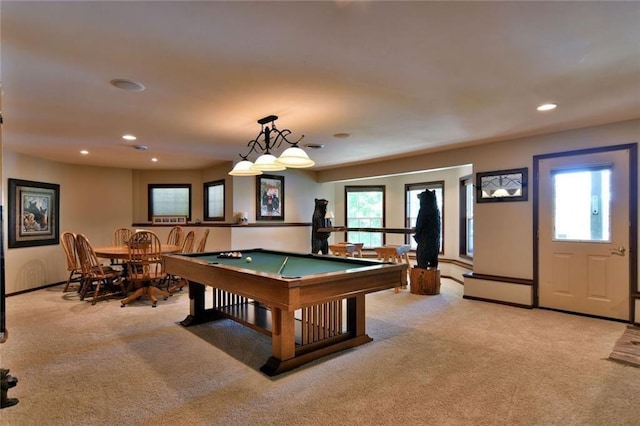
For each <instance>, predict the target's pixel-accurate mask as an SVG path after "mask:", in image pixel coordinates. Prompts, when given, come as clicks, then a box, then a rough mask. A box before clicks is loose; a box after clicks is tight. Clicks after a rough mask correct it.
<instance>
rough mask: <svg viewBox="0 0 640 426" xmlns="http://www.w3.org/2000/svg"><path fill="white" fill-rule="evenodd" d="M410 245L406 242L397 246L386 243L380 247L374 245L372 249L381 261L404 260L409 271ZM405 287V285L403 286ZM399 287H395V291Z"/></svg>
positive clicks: (399, 261) (395, 261) (397, 290)
mask: <svg viewBox="0 0 640 426" xmlns="http://www.w3.org/2000/svg"><path fill="white" fill-rule="evenodd" d="M410 249H411V246H410V245H408V244H403V245H399V246H393V245H387V246H382V247H376V248H375V249H374V250H375V251H376V255H377V256H378V260H382V261H383V262H393V263H402V261H403V260H404V261H405V262H406V263H407V265H409V269H407V271H411V262H410V261H409V250H410ZM403 288H406V287H403ZM399 290H400V289H399V288H398V287H396V288H395V289H394V292H395V293H398V292H399Z"/></svg>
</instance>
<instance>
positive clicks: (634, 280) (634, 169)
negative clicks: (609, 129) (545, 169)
mask: <svg viewBox="0 0 640 426" xmlns="http://www.w3.org/2000/svg"><path fill="white" fill-rule="evenodd" d="M619 150H628V151H629V189H628V190H629V221H630V225H629V251H628V253H629V256H628V257H629V322H633V319H634V318H635V300H636V299H640V291H639V290H638V250H637V249H638V144H637V143H630V144H622V145H611V146H602V147H598V148H587V149H579V150H574V151H564V152H555V153H551V154H542V155H534V156H533V179H532V180H531V182H532V184H533V188H532V191H531V192H532V196H533V230H532V232H533V307H535V308H538V307H540V305H539V299H538V297H539V285H540V283H539V275H540V271H539V267H540V265H539V256H538V250H539V241H538V237H539V235H538V225H539V219H540V218H539V215H540V212H539V196H540V194H539V190H540V184H539V182H540V181H539V177H540V176H539V175H540V161H541V160H544V159H549V158H558V157H570V156H578V155H587V154H596V153H600V152H611V151H619ZM576 314H579V313H578V312H576ZM579 315H584V314H579ZM587 316H589V315H587Z"/></svg>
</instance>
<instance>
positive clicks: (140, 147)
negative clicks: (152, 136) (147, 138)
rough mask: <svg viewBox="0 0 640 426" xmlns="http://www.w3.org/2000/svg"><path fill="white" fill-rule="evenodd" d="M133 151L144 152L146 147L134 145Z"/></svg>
mask: <svg viewBox="0 0 640 426" xmlns="http://www.w3.org/2000/svg"><path fill="white" fill-rule="evenodd" d="M133 149H135V150H136V151H146V150H147V146H146V145H134V146H133Z"/></svg>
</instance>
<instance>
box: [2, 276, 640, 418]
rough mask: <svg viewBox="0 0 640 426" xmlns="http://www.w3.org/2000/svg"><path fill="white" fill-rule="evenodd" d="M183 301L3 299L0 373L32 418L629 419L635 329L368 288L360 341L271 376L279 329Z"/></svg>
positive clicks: (455, 295) (457, 293) (57, 292)
mask: <svg viewBox="0 0 640 426" xmlns="http://www.w3.org/2000/svg"><path fill="white" fill-rule="evenodd" d="M187 312H188V295H187V292H186V291H185V292H182V293H181V294H177V295H176V296H174V297H172V298H170V299H169V300H168V301H162V300H161V301H159V303H158V307H157V308H155V309H153V308H151V306H150V304H149V302H147V301H145V302H143V303H134V304H132V305H130V306H128V307H126V308H124V309H121V308H120V303H119V302H118V301H117V300H110V301H104V302H99V303H98V304H96V305H95V306H92V305H91V304H90V303H86V302H80V301H79V300H78V299H77V295H76V294H75V293H64V294H63V293H62V286H60V287H53V288H49V289H45V290H40V291H36V292H32V293H26V294H22V295H19V296H13V297H9V298H8V299H7V324H8V328H9V339H8V340H7V342H5V343H4V344H2V345H0V357H1V358H0V359H1V364H2V367H4V368H9V369H10V370H11V374H13V375H15V376H17V377H18V378H19V382H18V385H17V386H16V387H15V388H13V389H11V390H10V392H9V396H10V397H14V398H18V399H19V400H20V402H19V404H18V405H16V406H14V407H10V408H7V409H3V410H0V424H2V425H3V426H4V425H10V426H14V425H17V426H22V425H47V426H58V425H112V424H117V425H119V426H125V425H172V426H175V425H249V424H255V425H346V424H349V425H438V426H440V425H563V426H566V425H616V426H618V425H634V426H637V425H638V424H639V419H640V411H639V408H638V407H640V369H638V368H633V367H630V366H628V365H624V364H621V363H617V362H612V361H611V360H609V359H608V357H609V354H610V352H611V349H612V348H613V346H614V344H615V342H616V341H617V339H618V338H619V337H620V335H621V334H622V333H623V331H624V330H625V328H626V324H622V323H618V322H613V321H605V320H598V319H594V318H585V317H581V316H576V315H568V314H562V313H558V312H552V311H547V310H540V309H534V310H528V309H520V308H513V307H509V306H503V305H498V304H491V303H484V302H478V301H471V300H465V299H463V298H462V286H461V285H460V284H458V283H455V282H453V281H450V280H446V279H443V280H442V288H441V294H440V295H437V296H418V295H413V294H411V293H410V292H409V291H408V290H402V291H401V292H400V293H397V294H396V293H394V292H393V290H388V291H383V292H378V293H375V294H370V295H368V296H367V331H368V334H369V335H370V336H371V337H372V338H373V339H374V340H373V342H371V343H368V344H366V345H363V346H360V347H357V348H354V349H350V350H347V351H343V352H341V353H339V354H333V355H331V356H328V357H325V358H323V359H321V360H317V361H314V362H312V363H310V364H307V365H305V366H303V367H301V368H298V369H296V370H293V371H291V372H287V373H285V374H282V375H280V376H277V377H273V378H271V377H268V376H265V375H264V374H262V373H261V372H260V371H259V367H260V366H261V365H262V364H263V363H264V362H265V360H266V359H267V357H268V356H269V355H270V339H269V338H268V337H267V336H264V335H262V334H260V333H257V332H255V331H253V330H251V329H249V328H247V327H243V326H241V325H239V324H236V323H234V322H232V321H229V320H223V321H218V322H214V323H208V324H201V325H198V326H194V327H190V328H184V327H182V326H180V325H179V322H180V321H181V320H182V319H184V317H185V316H186V314H187Z"/></svg>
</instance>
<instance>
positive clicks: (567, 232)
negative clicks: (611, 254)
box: [552, 166, 611, 242]
mask: <svg viewBox="0 0 640 426" xmlns="http://www.w3.org/2000/svg"><path fill="white" fill-rule="evenodd" d="M552 173H553V192H554V194H553V200H554V201H553V204H554V209H553V239H554V240H556V241H558V240H564V241H601V242H610V237H611V167H610V166H605V167H595V168H590V169H586V170H585V169H581V170H568V171H567V170H564V171H554V172H552Z"/></svg>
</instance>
